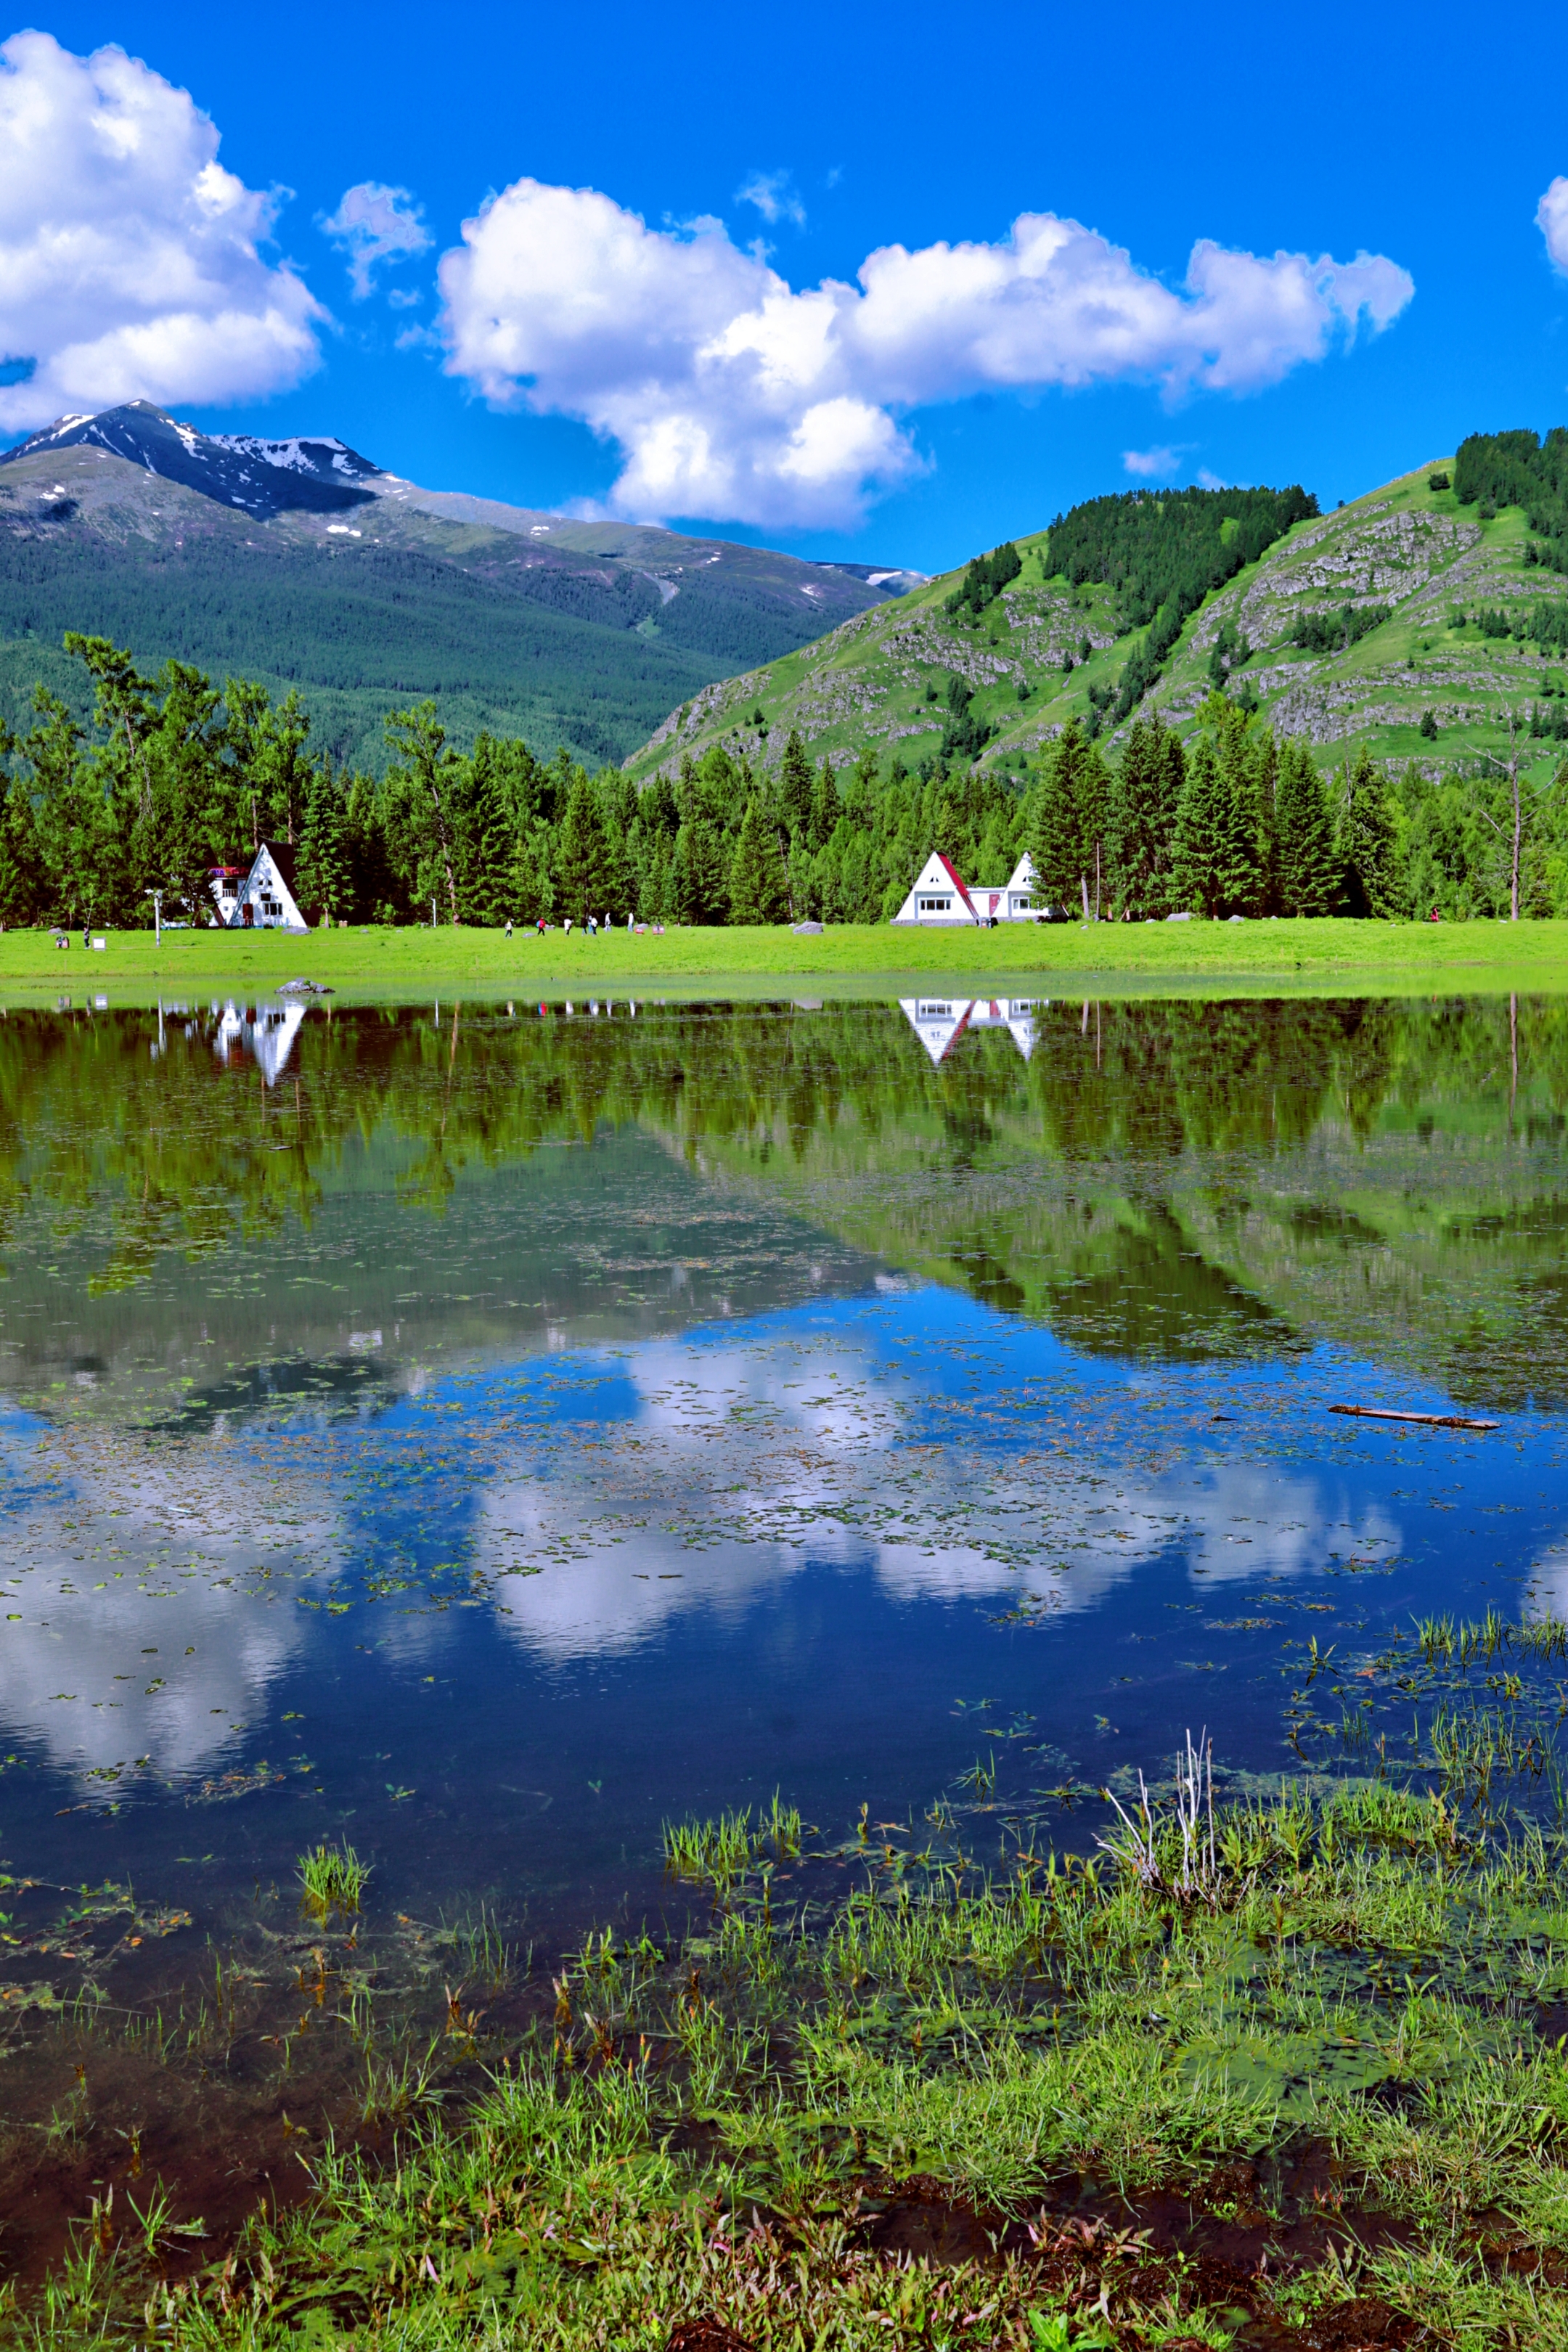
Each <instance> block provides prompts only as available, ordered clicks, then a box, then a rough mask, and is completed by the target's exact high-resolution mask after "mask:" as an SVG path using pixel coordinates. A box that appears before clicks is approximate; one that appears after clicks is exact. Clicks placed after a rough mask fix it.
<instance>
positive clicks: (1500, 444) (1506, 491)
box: [1454, 425, 1568, 572]
mask: <svg viewBox="0 0 1568 2352" xmlns="http://www.w3.org/2000/svg"><path fill="white" fill-rule="evenodd" d="M1454 495H1455V497H1456V498H1457V499H1458V501H1459V503H1460V505H1461V506H1479V511H1480V513H1481V516H1482V519H1483V520H1487V519H1488V509H1490V512H1491V513H1492V514H1494V515H1495V514H1496V512H1497V511H1498V509H1499V508H1500V507H1522V508H1523V509H1524V512H1525V518H1526V520H1527V521H1528V522H1529V525H1530V528H1531V530H1532V531H1534V532H1535V534H1536V545H1535V549H1534V561H1535V562H1538V563H1544V564H1546V565H1547V566H1548V567H1549V569H1551V570H1552V571H1553V572H1568V425H1554V426H1553V427H1552V431H1551V432H1550V433H1548V435H1547V436H1546V438H1545V440H1544V441H1542V439H1541V437H1540V436H1539V435H1538V434H1535V433H1531V431H1529V430H1528V428H1526V429H1524V430H1521V431H1519V432H1512V433H1472V434H1471V435H1470V436H1468V439H1466V440H1464V441H1461V442H1460V444H1459V448H1458V457H1456V459H1455V461H1454Z"/></svg>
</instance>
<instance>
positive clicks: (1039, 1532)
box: [479, 1344, 1399, 1661]
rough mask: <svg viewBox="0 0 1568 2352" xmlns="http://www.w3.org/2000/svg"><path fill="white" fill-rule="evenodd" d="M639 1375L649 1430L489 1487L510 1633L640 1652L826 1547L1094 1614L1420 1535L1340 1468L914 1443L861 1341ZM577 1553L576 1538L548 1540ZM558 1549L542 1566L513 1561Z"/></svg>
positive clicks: (894, 1570) (585, 1648) (974, 1590)
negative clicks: (1130, 1588) (1119, 1458)
mask: <svg viewBox="0 0 1568 2352" xmlns="http://www.w3.org/2000/svg"><path fill="white" fill-rule="evenodd" d="M627 1370H628V1372H629V1374H630V1377H631V1379H632V1381H633V1382H634V1384H635V1386H636V1388H637V1392H638V1395H639V1398H640V1400H641V1402H640V1409H639V1411H638V1412H637V1415H636V1417H635V1419H634V1420H633V1421H632V1422H631V1423H629V1424H622V1425H620V1426H619V1427H618V1428H616V1429H611V1430H605V1429H601V1430H600V1431H598V1432H596V1433H595V1443H594V1444H593V1448H592V1452H591V1454H590V1453H588V1452H586V1451H573V1452H570V1453H567V1452H564V1451H563V1453H562V1454H558V1455H556V1456H554V1457H553V1458H552V1460H551V1462H550V1464H549V1467H548V1471H547V1472H546V1473H544V1474H542V1475H541V1474H539V1473H536V1472H535V1471H534V1470H533V1469H532V1468H531V1466H522V1465H520V1466H519V1467H518V1468H517V1469H516V1470H514V1471H513V1472H512V1473H511V1474H510V1475H503V1476H502V1477H501V1478H500V1479H499V1480H498V1481H497V1482H496V1483H495V1484H494V1485H493V1486H491V1487H490V1488H489V1491H488V1492H487V1493H486V1495H485V1496H484V1497H483V1501H482V1524H481V1530H480V1534H479V1557H480V1558H481V1559H484V1560H485V1561H487V1563H488V1564H489V1566H490V1568H491V1569H492V1570H493V1571H494V1572H496V1574H497V1576H498V1583H497V1592H498V1598H499V1600H500V1604H501V1606H502V1608H503V1609H504V1610H505V1611H506V1612H508V1615H507V1619H506V1623H507V1628H508V1630H509V1631H510V1633H511V1634H512V1635H513V1637H514V1638H516V1639H518V1640H521V1642H523V1643H525V1644H526V1645H527V1646H528V1647H530V1648H531V1649H532V1650H534V1651H535V1652H537V1653H541V1654H543V1655H544V1656H546V1657H548V1658H552V1659H555V1660H558V1661H564V1660H566V1659H568V1658H579V1657H584V1656H591V1655H593V1654H596V1653H601V1652H607V1653H616V1654H625V1653H626V1652H628V1651H631V1650H634V1649H636V1648H637V1646H638V1644H639V1643H642V1642H644V1641H646V1640H647V1639H649V1638H651V1637H652V1636H653V1635H654V1634H656V1633H658V1632H659V1631H660V1630H662V1629H663V1628H664V1627H665V1626H666V1625H667V1623H668V1621H669V1620H670V1619H672V1618H673V1617H674V1616H675V1615H677V1614H678V1613H679V1612H681V1611H689V1610H691V1609H692V1608H694V1607H700V1608H704V1609H708V1610H711V1611H713V1612H717V1613H719V1614H721V1615H731V1616H732V1615H736V1614H739V1613H740V1612H742V1611H743V1610H744V1609H745V1608H746V1607H748V1606H749V1605H750V1603H751V1602H752V1601H753V1600H754V1599H755V1598H756V1597H757V1596H759V1595H760V1594H761V1593H763V1591H766V1590H768V1589H769V1588H770V1587H773V1586H776V1585H777V1584H779V1583H780V1582H782V1581H783V1580H785V1579H787V1578H788V1577H790V1576H793V1575H794V1574H795V1572H796V1570H799V1569H801V1568H803V1567H805V1565H807V1564H808V1562H809V1563H810V1564H811V1565H813V1566H821V1565H823V1564H827V1565H836V1566H838V1567H841V1568H844V1569H852V1570H862V1571H870V1572H871V1573H874V1574H875V1575H876V1577H877V1578H878V1580H879V1582H880V1583H881V1584H882V1585H883V1586H884V1588H885V1589H886V1590H887V1591H889V1592H890V1593H892V1594H893V1595H894V1596H896V1597H897V1598H899V1599H902V1600H910V1601H912V1600H917V1599H950V1600H961V1599H965V1598H975V1599H979V1598H990V1597H994V1596H996V1595H999V1594H1000V1595H1005V1596H1007V1597H1009V1598H1010V1599H1012V1600H1013V1601H1016V1602H1020V1603H1021V1602H1025V1601H1028V1602H1030V1603H1032V1604H1034V1605H1037V1606H1048V1607H1058V1608H1062V1609H1067V1610H1079V1609H1085V1608H1090V1607H1094V1606H1097V1605H1099V1604H1100V1603H1101V1602H1102V1601H1104V1600H1105V1598H1106V1596H1107V1595H1108V1594H1109V1593H1110V1591H1112V1590H1113V1589H1114V1588H1115V1587H1116V1586H1117V1585H1118V1584H1119V1583H1121V1581H1123V1580H1125V1578H1126V1577H1127V1576H1128V1574H1129V1573H1130V1572H1131V1570H1132V1569H1133V1568H1135V1567H1137V1566H1140V1565H1142V1564H1143V1563H1146V1562H1148V1561H1150V1560H1152V1559H1159V1558H1160V1557H1162V1556H1170V1557H1171V1558H1173V1559H1184V1563H1185V1565H1186V1567H1187V1569H1188V1570H1189V1571H1190V1572H1192V1573H1194V1574H1202V1575H1203V1576H1204V1578H1205V1580H1209V1581H1212V1582H1214V1583H1216V1584H1217V1583H1228V1582H1234V1581H1237V1580H1247V1579H1253V1580H1256V1579H1258V1578H1259V1577H1264V1576H1268V1577H1278V1576H1299V1575H1304V1574H1308V1573H1310V1572H1312V1571H1314V1570H1320V1569H1321V1568H1323V1567H1324V1566H1326V1565H1327V1563H1328V1562H1329V1560H1330V1559H1331V1558H1332V1557H1333V1556H1334V1555H1335V1554H1336V1553H1337V1554H1341V1555H1343V1554H1345V1553H1348V1552H1350V1551H1352V1550H1353V1549H1357V1548H1361V1549H1377V1550H1383V1549H1385V1548H1386V1549H1389V1550H1392V1549H1397V1548H1398V1544H1399V1530H1398V1528H1397V1525H1396V1523H1395V1522H1394V1520H1393V1519H1392V1518H1390V1517H1389V1516H1388V1515H1387V1513H1386V1512H1384V1510H1382V1509H1381V1508H1379V1507H1364V1506H1363V1507H1361V1508H1359V1509H1356V1508H1355V1507H1354V1506H1353V1503H1352V1496H1350V1494H1349V1492H1348V1491H1347V1490H1346V1489H1345V1488H1344V1486H1342V1483H1341V1482H1339V1481H1338V1480H1335V1479H1333V1478H1332V1477H1331V1476H1330V1475H1324V1476H1323V1477H1321V1478H1317V1477H1313V1476H1311V1475H1295V1476H1291V1477H1283V1476H1281V1475H1279V1474H1278V1473H1277V1472H1275V1471H1272V1470H1270V1469H1268V1468H1266V1467H1261V1466H1258V1465H1250V1464H1247V1463H1238V1464H1236V1465H1230V1464H1226V1463H1224V1462H1220V1463H1217V1464H1216V1463H1213V1462H1205V1463H1204V1464H1202V1465H1194V1468H1193V1469H1192V1470H1190V1471H1169V1472H1165V1473H1163V1474H1161V1475H1157V1476H1154V1477H1152V1478H1149V1479H1147V1480H1145V1481H1142V1482H1141V1481H1139V1480H1138V1479H1137V1477H1136V1476H1130V1477H1126V1478H1124V1479H1122V1480H1120V1481H1117V1480H1115V1479H1114V1478H1113V1477H1110V1476H1108V1475H1107V1473H1106V1468H1105V1465H1104V1463H1103V1461H1102V1460H1101V1459H1100V1458H1097V1457H1094V1456H1091V1455H1085V1454H1079V1455H1076V1456H1058V1455H1056V1454H1039V1453H1029V1454H1019V1455H1018V1456H1017V1457H1016V1459H1014V1460H1013V1461H1011V1462H1010V1461H1009V1459H1008V1457H1007V1456H1005V1454H1002V1453H1000V1452H999V1451H997V1450H996V1449H994V1448H984V1449H983V1448H975V1447H972V1446H967V1445H965V1444H963V1443H962V1442H960V1443H958V1444H949V1445H943V1446H941V1447H936V1446H932V1445H930V1444H924V1445H921V1446H920V1447H918V1448H915V1447H908V1448H898V1447H896V1445H895V1444H894V1440H895V1437H896V1435H897V1433H898V1430H899V1427H900V1404H901V1402H902V1398H901V1396H900V1392H899V1391H896V1390H895V1389H894V1388H893V1387H892V1386H891V1385H890V1384H889V1385H885V1386H881V1387H879V1386H878V1384H877V1383H876V1382H874V1381H872V1380H870V1379H868V1376H867V1373H866V1370H865V1367H864V1364H863V1362H862V1360H860V1359H858V1357H857V1356H856V1355H855V1354H854V1353H853V1352H851V1351H850V1350H849V1349H835V1350H826V1349H825V1350H824V1352H823V1353H822V1354H821V1355H820V1356H813V1357H811V1358H809V1359H806V1360H802V1359H801V1358H800V1357H798V1356H795V1355H788V1356H786V1355H783V1354H781V1355H780V1356H779V1357H778V1358H776V1359H773V1358H768V1357H762V1356H758V1355H752V1354H746V1353H743V1352H742V1351H741V1350H739V1349H724V1350H722V1351H718V1350H713V1349H706V1348H702V1349H683V1348H680V1347H679V1346H674V1345H669V1344H664V1345H661V1346H659V1347H658V1348H655V1349H648V1350H647V1351H645V1352H642V1353H639V1354H638V1355H637V1357H636V1358H635V1359H634V1360H633V1361H632V1362H631V1363H630V1364H628V1366H627ZM917 1461H918V1466H919V1470H920V1473H921V1478H920V1495H919V1498H918V1500H916V1499H915V1498H914V1497H913V1496H911V1492H910V1477H909V1475H908V1474H909V1473H910V1471H911V1469H913V1468H914V1467H915V1465H916V1464H917ZM1108 1494H1109V1496H1110V1499H1109V1500H1108V1499H1107V1496H1108ZM661 1520H663V1521H667V1522H668V1521H670V1520H673V1521H674V1523H675V1524H674V1526H673V1527H671V1526H670V1525H668V1524H661V1523H660V1522H661ZM1352 1529H1353V1532H1352ZM699 1546H700V1548H698V1547H699ZM557 1547H564V1548H565V1549H566V1551H567V1553H568V1554H569V1555H573V1556H567V1557H561V1556H559V1554H558V1555H557V1556H556V1557H554V1558H549V1554H550V1553H551V1551H552V1549H553V1548H557ZM541 1554H544V1555H545V1556H546V1558H547V1562H548V1564H547V1565H546V1566H544V1567H543V1568H542V1570H539V1572H537V1573H534V1574H531V1575H522V1574H519V1573H516V1572H515V1564H516V1563H517V1561H518V1560H519V1559H524V1560H531V1561H536V1560H537V1559H539V1557H540V1555H541ZM1025 1554H1027V1555H1029V1556H1028V1557H1024V1556H1023V1555H1025ZM509 1569H510V1570H512V1572H510V1573H509V1572H507V1571H508V1570H509Z"/></svg>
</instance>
